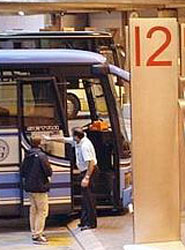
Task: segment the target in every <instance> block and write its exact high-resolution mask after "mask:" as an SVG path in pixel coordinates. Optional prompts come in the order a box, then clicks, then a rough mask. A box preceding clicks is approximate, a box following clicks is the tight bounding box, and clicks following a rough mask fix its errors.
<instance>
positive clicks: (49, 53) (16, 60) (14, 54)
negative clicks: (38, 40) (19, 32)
mask: <svg viewBox="0 0 185 250" xmlns="http://www.w3.org/2000/svg"><path fill="white" fill-rule="evenodd" d="M105 62H106V58H105V57H104V56H102V55H100V54H98V53H94V52H89V51H83V50H70V49H47V50H46V49H34V50H32V49H31V50H22V49H21V50H0V66H5V65H10V64H11V65H12V64H14V65H17V64H89V65H93V64H104V63H105Z"/></svg>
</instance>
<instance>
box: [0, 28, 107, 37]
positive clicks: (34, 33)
mask: <svg viewBox="0 0 185 250" xmlns="http://www.w3.org/2000/svg"><path fill="white" fill-rule="evenodd" d="M53 36H57V37H61V38H66V37H71V38H74V37H78V38H90V37H91V38H97V37H104V38H112V35H111V33H109V32H105V31H25V30H19V31H17V30H9V31H3V32H0V39H1V38H2V39H3V38H6V39H7V38H13V37H16V38H17V37H21V38H31V37H34V38H42V37H53Z"/></svg>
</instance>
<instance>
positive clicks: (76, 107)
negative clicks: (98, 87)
mask: <svg viewBox="0 0 185 250" xmlns="http://www.w3.org/2000/svg"><path fill="white" fill-rule="evenodd" d="M79 111H80V101H79V99H78V97H77V96H75V95H73V94H71V93H68V94H67V115H68V119H74V118H76V116H77V114H78V112H79Z"/></svg>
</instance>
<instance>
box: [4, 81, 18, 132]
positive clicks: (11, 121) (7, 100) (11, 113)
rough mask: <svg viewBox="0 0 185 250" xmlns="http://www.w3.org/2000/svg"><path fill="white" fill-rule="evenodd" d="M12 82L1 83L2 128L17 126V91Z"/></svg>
mask: <svg viewBox="0 0 185 250" xmlns="http://www.w3.org/2000/svg"><path fill="white" fill-rule="evenodd" d="M11 82H12V79H10V78H9V79H7V81H6V82H3V81H1V82H0V126H11V127H13V126H17V89H16V86H15V85H14V83H12V84H11Z"/></svg>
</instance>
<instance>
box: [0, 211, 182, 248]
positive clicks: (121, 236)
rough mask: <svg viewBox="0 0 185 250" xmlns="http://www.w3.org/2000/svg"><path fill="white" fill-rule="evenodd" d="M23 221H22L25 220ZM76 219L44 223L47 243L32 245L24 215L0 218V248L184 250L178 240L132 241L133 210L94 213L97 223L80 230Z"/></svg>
mask: <svg viewBox="0 0 185 250" xmlns="http://www.w3.org/2000/svg"><path fill="white" fill-rule="evenodd" d="M25 221H26V222H25ZM78 223H79V220H78V219H75V220H73V221H70V222H68V223H60V221H57V223H51V222H50V223H49V225H47V226H46V231H45V233H46V237H47V238H48V245H42V246H40V245H34V244H33V242H32V240H31V233H30V231H29V226H28V221H27V219H26V220H24V221H23V222H22V224H20V223H19V219H16V220H13V221H12V220H9V219H7V220H1V219H0V249H1V250H18V249H19V250H29V249H30V250H31V249H42V250H59V249H60V250H185V246H184V245H183V244H182V243H181V242H180V241H171V242H164V243H155V244H136V245H135V244H134V242H133V214H129V213H127V214H125V215H122V216H104V217H98V227H97V228H96V229H92V230H85V231H81V230H80V228H78V227H77V224H78Z"/></svg>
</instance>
